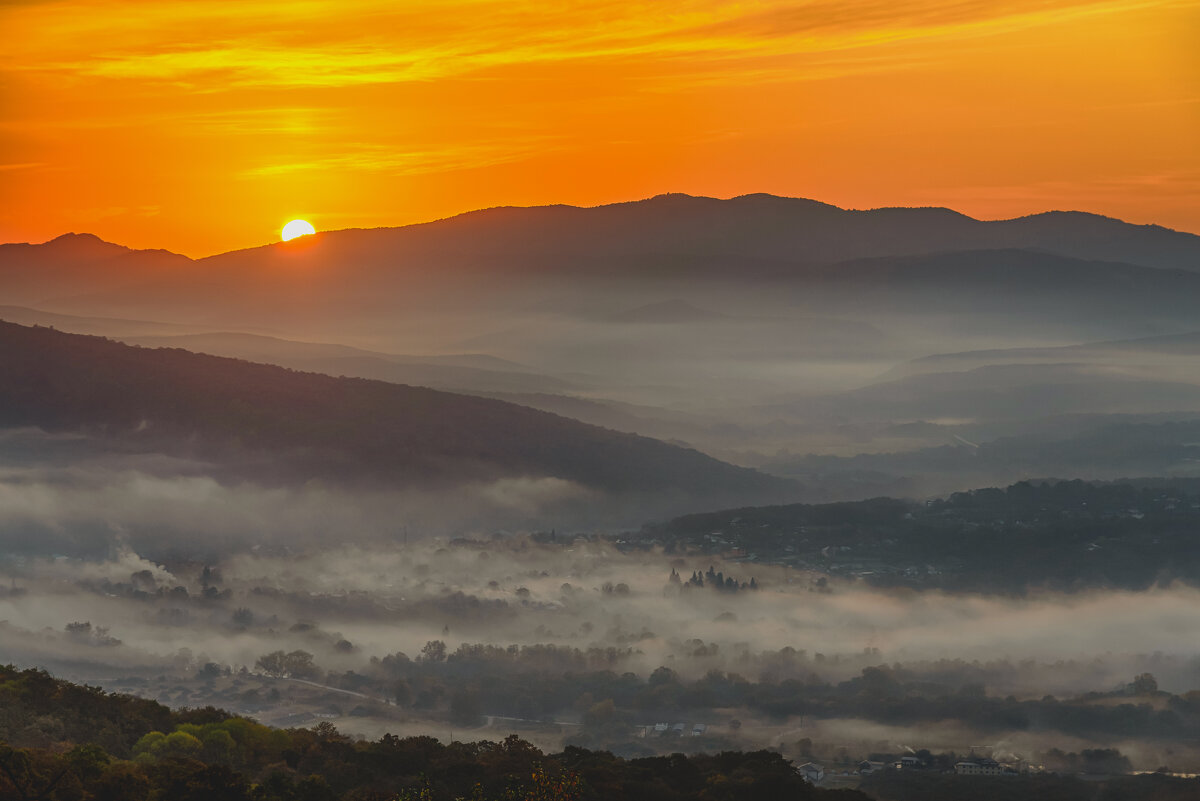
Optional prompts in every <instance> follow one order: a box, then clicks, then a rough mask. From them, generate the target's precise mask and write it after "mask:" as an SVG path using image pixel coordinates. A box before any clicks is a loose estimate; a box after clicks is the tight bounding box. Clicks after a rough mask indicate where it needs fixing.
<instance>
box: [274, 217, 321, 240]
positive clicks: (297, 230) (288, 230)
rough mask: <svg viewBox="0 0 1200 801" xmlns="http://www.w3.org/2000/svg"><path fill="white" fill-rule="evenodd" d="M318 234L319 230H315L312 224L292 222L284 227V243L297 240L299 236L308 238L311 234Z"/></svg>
mask: <svg viewBox="0 0 1200 801" xmlns="http://www.w3.org/2000/svg"><path fill="white" fill-rule="evenodd" d="M316 232H317V229H316V228H313V227H312V224H311V223H308V222H306V221H304V220H292V221H291V222H290V223H288V224H287V225H285V226H283V233H282V236H283V241H284V242H287V241H288V240H290V239H295V238H296V237H298V236H308V235H309V234H315V233H316Z"/></svg>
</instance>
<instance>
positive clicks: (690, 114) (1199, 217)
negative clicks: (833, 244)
mask: <svg viewBox="0 0 1200 801" xmlns="http://www.w3.org/2000/svg"><path fill="white" fill-rule="evenodd" d="M0 30H3V31H4V33H5V36H4V39H5V44H4V47H3V48H0V241H2V242H12V241H31V242H40V241H44V240H47V239H50V238H52V237H54V236H57V235H59V234H62V233H65V232H68V231H76V232H83V231H88V232H92V233H96V234H98V235H100V236H101V237H103V238H105V239H108V240H110V241H115V242H119V243H121V244H125V245H129V246H131V247H139V248H147V247H157V248H167V249H169V250H173V251H176V252H181V253H185V254H188V255H191V256H204V255H209V254H213V253H219V252H223V251H227V250H232V249H236V248H242V247H252V246H257V245H261V244H265V243H267V242H271V241H275V240H277V239H278V238H279V229H280V228H281V226H282V225H283V223H285V222H286V221H288V220H290V219H292V218H296V217H300V218H304V219H307V220H309V221H310V222H312V223H313V224H314V225H315V226H316V227H317V228H318V229H337V228H354V227H376V226H387V225H404V224H408V223H413V222H421V221H425V220H431V219H437V218H440V217H446V216H449V215H452V214H456V213H459V212H463V211H468V210H471V209H475V208H484V207H490V206H498V205H540V204H548V203H570V204H575V205H598V204H602V203H611V202H618V201H624V200H634V199H639V198H644V197H649V196H652V195H656V194H660V193H664V192H686V193H689V194H695V195H709V196H715V197H731V196H735V195H740V194H747V193H752V192H770V193H773V194H779V195H788V196H796V197H809V198H814V199H818V200H822V201H825V202H828V203H834V204H836V205H839V206H843V207H848V208H874V207H879V206H900V205H904V206H949V207H951V208H955V209H958V210H960V211H963V212H965V213H967V214H970V215H972V216H976V217H980V218H986V219H994V218H1002V217H1014V216H1019V215H1022V214H1029V213H1035V212H1039V211H1044V210H1048V209H1080V210H1085V211H1093V212H1097V213H1101V214H1106V215H1110V216H1115V217H1120V218H1122V219H1126V220H1129V221H1131V222H1138V223H1158V224H1161V225H1165V226H1168V227H1171V228H1177V229H1180V230H1186V231H1192V232H1198V233H1200V144H1198V143H1200V0H1065V1H1064V2H1053V1H1051V0H803V1H801V2H770V1H760V2H754V1H753V0H742V1H741V2H725V1H724V0H681V1H680V2H665V1H664V0H656V1H655V2H617V1H616V0H585V1H583V2H549V1H548V0H543V1H542V2H527V0H465V1H462V2H448V1H447V0H428V1H427V0H417V1H416V2H405V1H404V0H387V1H383V0H380V1H378V2H376V1H375V0H367V1H365V2H350V1H349V0H294V1H292V2H287V1H286V0H281V1H279V2H263V1H262V0H188V2H154V1H153V0H144V1H143V2H128V1H126V2H114V1H113V0H63V1H62V2H46V1H43V0H2V2H0Z"/></svg>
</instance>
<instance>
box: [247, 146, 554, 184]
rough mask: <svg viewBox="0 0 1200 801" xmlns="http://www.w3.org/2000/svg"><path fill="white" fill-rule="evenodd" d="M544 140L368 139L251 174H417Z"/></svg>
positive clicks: (509, 156)
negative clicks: (392, 142) (402, 143)
mask: <svg viewBox="0 0 1200 801" xmlns="http://www.w3.org/2000/svg"><path fill="white" fill-rule="evenodd" d="M548 146H549V145H548V144H547V143H545V142H537V141H527V142H523V143H514V142H497V143H491V144H476V145H461V146H448V147H442V148H428V149H422V150H412V149H396V148H391V147H387V146H384V145H373V144H366V143H359V144H354V145H351V146H349V147H343V148H342V149H341V152H338V153H336V154H334V155H325V156H320V157H316V158H309V159H304V158H297V159H288V160H282V161H279V162H276V163H272V164H264V165H262V166H259V167H253V168H251V169H249V170H247V171H246V172H245V173H244V174H245V175H248V176H264V175H283V174H287V173H295V172H307V171H313V170H328V171H347V170H351V171H359V172H384V173H389V174H392V175H418V174H422V173H435V172H448V171H451V170H466V169H475V168H479V167H488V166H492V165H495V164H504V163H509V162H514V161H521V160H522V159H524V158H527V157H528V156H530V155H532V154H533V153H535V152H539V151H541V152H544V151H545V150H546V148H547V147H548Z"/></svg>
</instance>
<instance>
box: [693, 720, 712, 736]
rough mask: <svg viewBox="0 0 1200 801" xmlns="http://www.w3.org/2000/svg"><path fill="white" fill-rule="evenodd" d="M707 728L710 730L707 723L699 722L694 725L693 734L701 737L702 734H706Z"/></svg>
mask: <svg viewBox="0 0 1200 801" xmlns="http://www.w3.org/2000/svg"><path fill="white" fill-rule="evenodd" d="M707 730H708V726H707V725H705V724H704V723H697V724H696V725H694V726H692V736H693V737H699V736H700V735H701V734H704V732H705V731H707Z"/></svg>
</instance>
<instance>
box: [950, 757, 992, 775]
mask: <svg viewBox="0 0 1200 801" xmlns="http://www.w3.org/2000/svg"><path fill="white" fill-rule="evenodd" d="M954 772H955V773H957V774H958V775H959V776H1002V775H1004V767H1003V766H1002V765H1001V764H1000V763H999V762H997V761H996V760H994V759H971V760H964V761H962V762H956V763H954Z"/></svg>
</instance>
